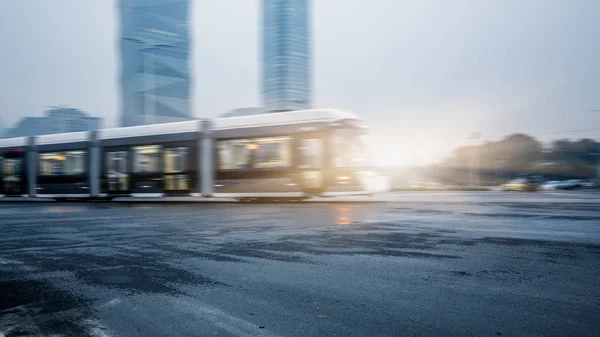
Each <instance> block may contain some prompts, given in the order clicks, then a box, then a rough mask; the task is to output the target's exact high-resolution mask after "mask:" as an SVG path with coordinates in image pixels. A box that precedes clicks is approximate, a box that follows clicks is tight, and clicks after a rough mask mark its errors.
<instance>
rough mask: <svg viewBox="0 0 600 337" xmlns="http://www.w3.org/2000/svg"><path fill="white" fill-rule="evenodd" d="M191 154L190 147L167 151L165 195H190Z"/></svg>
mask: <svg viewBox="0 0 600 337" xmlns="http://www.w3.org/2000/svg"><path fill="white" fill-rule="evenodd" d="M189 152H190V151H189V148H188V147H177V148H171V149H165V161H164V163H165V185H164V188H165V193H167V194H171V195H173V194H175V195H176V194H188V193H190V177H189V175H188V166H189V165H188V160H189V157H190V156H189V154H190V153H189Z"/></svg>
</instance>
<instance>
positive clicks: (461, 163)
mask: <svg viewBox="0 0 600 337" xmlns="http://www.w3.org/2000/svg"><path fill="white" fill-rule="evenodd" d="M599 155H600V142H597V141H595V140H592V139H579V140H574V141H571V140H568V139H561V140H556V141H553V142H552V143H551V144H550V145H549V146H546V147H545V146H544V145H543V144H542V143H541V142H540V141H539V140H537V139H535V138H534V137H531V136H529V135H526V134H513V135H510V136H507V137H505V138H503V139H501V140H499V141H488V142H486V143H484V144H481V145H477V146H465V147H460V148H458V149H456V150H455V151H454V153H453V154H452V155H451V156H450V157H448V158H446V159H445V160H443V161H442V162H441V163H439V164H435V165H430V166H429V167H427V168H426V172H427V176H429V177H430V178H431V179H433V180H436V181H438V182H441V183H446V184H455V185H468V184H469V183H470V179H472V177H473V176H472V175H473V174H476V175H477V176H478V180H479V183H480V184H482V185H497V184H500V183H502V182H505V181H506V180H508V179H513V178H516V177H525V176H539V177H541V178H542V179H545V180H565V179H575V178H591V177H595V176H596V170H597V169H596V163H597V157H598V156H599Z"/></svg>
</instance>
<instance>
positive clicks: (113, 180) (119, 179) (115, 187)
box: [106, 151, 129, 193]
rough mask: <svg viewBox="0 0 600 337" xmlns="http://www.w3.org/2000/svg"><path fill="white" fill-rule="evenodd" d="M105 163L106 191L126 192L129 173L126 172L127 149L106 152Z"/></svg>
mask: <svg viewBox="0 0 600 337" xmlns="http://www.w3.org/2000/svg"><path fill="white" fill-rule="evenodd" d="M106 165H107V167H106V175H107V180H108V193H125V192H128V191H129V174H128V173H127V151H115V152H108V153H106Z"/></svg>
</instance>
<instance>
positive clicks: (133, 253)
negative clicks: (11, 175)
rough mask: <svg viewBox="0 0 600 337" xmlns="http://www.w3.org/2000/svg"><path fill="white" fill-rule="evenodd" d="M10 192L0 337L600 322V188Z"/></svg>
mask: <svg viewBox="0 0 600 337" xmlns="http://www.w3.org/2000/svg"><path fill="white" fill-rule="evenodd" d="M377 200H381V201H384V202H382V203H364V204H361V203H351V202H350V200H343V199H342V201H341V202H340V203H337V204H336V203H304V204H272V205H271V204H186V205H175V204H122V203H119V204H100V203H98V204H85V203H76V204H75V203H73V204H71V203H60V204H58V203H33V204H10V203H8V204H7V203H5V204H0V248H1V250H0V337H2V336H5V337H10V336H55V337H56V336H124V337H129V336H161V337H164V336H598V335H600V319H599V317H600V316H599V314H600V194H594V193H584V192H560V193H553V194H549V193H544V194H541V193H499V192H490V193H476V192H475V193H460V192H440V193H398V194H390V195H385V196H381V197H378V198H376V199H375V201H377Z"/></svg>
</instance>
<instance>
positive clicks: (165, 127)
mask: <svg viewBox="0 0 600 337" xmlns="http://www.w3.org/2000/svg"><path fill="white" fill-rule="evenodd" d="M200 122H201V120H190V121H183V122H173V123H163V124H150V125H139V126H128V127H121V128H113V129H103V130H98V137H97V138H98V139H114V138H128V137H139V136H151V135H165V134H173V133H187V132H198V131H199V130H200V127H201V125H200Z"/></svg>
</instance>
